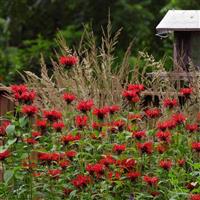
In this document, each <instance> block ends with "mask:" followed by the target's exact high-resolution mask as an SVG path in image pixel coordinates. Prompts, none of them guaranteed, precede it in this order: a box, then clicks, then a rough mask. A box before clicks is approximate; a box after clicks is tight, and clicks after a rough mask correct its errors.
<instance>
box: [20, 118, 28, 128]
mask: <svg viewBox="0 0 200 200" xmlns="http://www.w3.org/2000/svg"><path fill="white" fill-rule="evenodd" d="M27 122H28V119H27V118H26V117H21V118H20V119H19V125H20V127H21V128H23V127H25V126H26V124H27Z"/></svg>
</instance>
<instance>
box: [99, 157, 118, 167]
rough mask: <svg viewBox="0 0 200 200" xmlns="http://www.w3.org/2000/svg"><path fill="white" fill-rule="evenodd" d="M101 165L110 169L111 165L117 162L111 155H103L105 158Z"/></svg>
mask: <svg viewBox="0 0 200 200" xmlns="http://www.w3.org/2000/svg"><path fill="white" fill-rule="evenodd" d="M99 163H101V164H103V165H105V166H106V167H108V166H109V165H112V164H115V163H116V160H115V159H114V158H113V157H112V156H111V155H103V158H102V159H101V160H100V161H99Z"/></svg>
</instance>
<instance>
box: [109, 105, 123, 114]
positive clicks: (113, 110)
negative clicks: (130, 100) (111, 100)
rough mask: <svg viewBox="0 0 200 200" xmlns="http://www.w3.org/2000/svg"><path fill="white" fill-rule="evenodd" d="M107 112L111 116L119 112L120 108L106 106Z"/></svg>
mask: <svg viewBox="0 0 200 200" xmlns="http://www.w3.org/2000/svg"><path fill="white" fill-rule="evenodd" d="M108 110H109V113H110V114H111V115H113V114H114V113H116V112H118V111H119V110H120V106H118V105H113V106H108Z"/></svg>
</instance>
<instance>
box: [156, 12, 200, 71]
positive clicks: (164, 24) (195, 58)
mask: <svg viewBox="0 0 200 200" xmlns="http://www.w3.org/2000/svg"><path fill="white" fill-rule="evenodd" d="M156 30H157V32H158V35H160V36H161V37H162V36H163V35H166V34H168V33H171V32H172V33H174V45H173V58H174V69H177V68H178V67H180V68H182V69H183V70H184V71H187V69H188V66H189V64H190V63H191V62H192V63H193V64H194V66H195V67H197V69H200V10H169V11H168V12H167V14H166V15H165V16H164V18H163V19H162V20H161V22H160V23H159V24H158V26H157V27H156Z"/></svg>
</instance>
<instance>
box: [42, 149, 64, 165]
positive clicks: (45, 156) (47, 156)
mask: <svg viewBox="0 0 200 200" xmlns="http://www.w3.org/2000/svg"><path fill="white" fill-rule="evenodd" d="M61 157H62V154H59V153H56V152H55V153H47V152H39V153H38V159H39V160H40V161H42V164H44V163H47V164H51V162H53V161H55V162H57V161H59V160H60V159H61Z"/></svg>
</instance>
